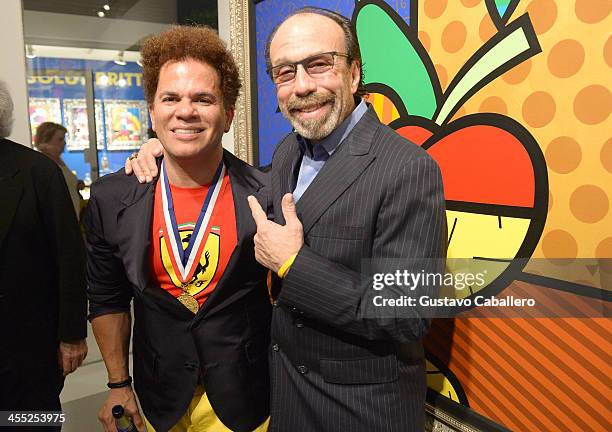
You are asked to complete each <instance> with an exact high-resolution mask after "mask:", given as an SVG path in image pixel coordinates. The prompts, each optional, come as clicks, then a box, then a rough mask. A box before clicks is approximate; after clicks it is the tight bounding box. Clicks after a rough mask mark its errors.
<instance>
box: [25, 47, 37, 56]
mask: <svg viewBox="0 0 612 432" xmlns="http://www.w3.org/2000/svg"><path fill="white" fill-rule="evenodd" d="M26 57H27V58H29V59H33V58H36V54H34V48H32V45H26Z"/></svg>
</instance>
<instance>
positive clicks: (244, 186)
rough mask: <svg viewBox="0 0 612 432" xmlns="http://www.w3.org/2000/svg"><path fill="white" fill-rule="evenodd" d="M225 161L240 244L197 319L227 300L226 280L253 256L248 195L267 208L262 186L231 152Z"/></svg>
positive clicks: (252, 232)
mask: <svg viewBox="0 0 612 432" xmlns="http://www.w3.org/2000/svg"><path fill="white" fill-rule="evenodd" d="M223 160H224V162H225V165H226V167H227V171H228V174H229V178H230V185H231V188H232V197H233V198H234V212H235V215H236V234H237V240H238V242H237V244H236V247H235V248H234V251H233V252H232V254H231V256H230V259H229V261H228V264H227V267H226V268H225V269H224V271H223V275H222V276H221V279H219V282H218V283H217V286H216V287H215V290H214V291H213V292H212V294H211V295H210V298H209V299H208V300H207V301H206V303H204V305H203V306H202V308H200V310H199V311H198V313H197V315H198V317H201V316H204V315H206V314H208V313H209V312H210V311H211V309H213V308H215V307H216V306H217V305H218V304H219V303H220V301H222V299H226V298H227V294H228V293H226V291H227V289H228V288H229V287H230V286H229V285H228V284H227V281H228V279H229V278H230V277H232V274H233V273H234V272H235V271H236V270H237V267H238V264H239V263H241V262H242V263H243V262H244V261H243V256H244V254H245V253H250V251H246V250H245V249H246V248H248V247H253V246H252V237H253V235H254V233H255V231H256V227H255V221H254V220H253V217H252V216H251V209H250V208H249V204H248V201H247V197H248V196H249V195H253V196H254V197H255V198H257V200H258V201H259V203H260V204H261V206H262V208H264V211H265V209H266V207H267V206H268V205H267V200H268V197H267V195H266V194H261V193H259V189H260V188H261V186H262V185H261V184H260V183H259V182H257V181H256V180H254V179H253V178H252V177H251V176H249V175H248V173H247V172H246V169H245V167H244V166H243V165H242V163H241V162H240V161H239V160H238V159H237V158H236V157H235V156H234V155H232V154H231V153H228V152H224V157H223Z"/></svg>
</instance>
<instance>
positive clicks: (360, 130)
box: [274, 107, 380, 235]
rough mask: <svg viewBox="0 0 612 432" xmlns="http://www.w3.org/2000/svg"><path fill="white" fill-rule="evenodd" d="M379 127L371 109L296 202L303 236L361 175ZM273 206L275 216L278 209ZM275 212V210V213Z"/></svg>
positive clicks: (366, 165) (370, 158)
mask: <svg viewBox="0 0 612 432" xmlns="http://www.w3.org/2000/svg"><path fill="white" fill-rule="evenodd" d="M379 125H380V123H379V121H378V119H377V117H376V113H375V112H374V110H373V109H372V108H371V107H370V108H369V109H368V111H367V112H366V113H365V114H364V115H363V117H362V118H361V119H360V120H359V122H358V123H357V124H356V125H355V127H354V128H353V130H352V131H351V133H350V134H349V136H348V137H347V138H346V139H345V141H344V142H342V143H341V144H340V146H339V147H338V148H337V149H336V151H335V152H334V153H333V154H332V155H331V157H330V158H329V159H328V160H327V162H325V165H323V168H322V169H321V171H320V172H319V173H318V174H317V176H316V177H315V179H314V180H313V181H312V183H311V184H310V186H308V188H307V189H306V191H305V192H304V194H303V195H302V197H301V198H300V200H299V201H298V202H297V212H298V217H299V218H300V221H301V222H302V226H303V227H304V235H307V234H308V232H309V231H310V229H311V228H312V227H313V225H314V224H315V223H316V222H317V221H318V220H319V218H320V217H321V215H322V214H323V213H324V212H325V210H327V209H328V208H329V206H331V205H332V204H333V202H334V201H336V199H338V197H339V196H340V195H342V193H343V192H344V191H345V190H346V189H348V187H349V186H350V185H351V184H352V183H353V182H354V181H355V180H356V179H357V178H358V177H359V176H360V175H361V173H362V172H363V170H365V169H366V168H367V167H368V165H370V163H372V161H373V160H374V156H373V155H371V154H370V153H369V151H370V146H371V145H372V140H373V136H374V133H375V132H376V129H377V128H378V126H379ZM274 204H275V207H274V209H275V212H278V210H280V209H281V205H280V201H279V202H278V207H277V206H276V204H277V203H276V202H275V203H274ZM277 209H278V210H277Z"/></svg>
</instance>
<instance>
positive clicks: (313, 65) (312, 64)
mask: <svg viewBox="0 0 612 432" xmlns="http://www.w3.org/2000/svg"><path fill="white" fill-rule="evenodd" d="M336 57H345V58H349V57H350V56H349V55H348V54H343V53H339V52H336V51H330V52H325V53H321V54H315V55H313V56H310V57H306V58H305V59H303V60H300V61H297V62H294V63H286V64H281V65H278V66H274V67H271V68H270V69H268V74H269V75H270V77H271V78H272V81H274V83H275V84H285V83H288V82H289V81H293V80H294V79H295V75H296V74H297V67H298V65H302V67H303V68H304V70H305V71H306V73H307V74H308V75H310V76H311V77H313V78H317V76H318V75H321V74H324V73H325V72H328V71H330V70H331V69H332V68H333V67H334V63H335V60H336Z"/></svg>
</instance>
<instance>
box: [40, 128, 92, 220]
mask: <svg viewBox="0 0 612 432" xmlns="http://www.w3.org/2000/svg"><path fill="white" fill-rule="evenodd" d="M67 132H68V130H67V129H66V128H65V127H64V126H62V125H61V124H57V123H53V122H44V123H41V124H40V125H39V126H38V128H36V137H35V138H34V146H35V147H36V148H37V149H38V151H40V152H41V153H43V154H45V155H47V156H48V157H50V158H51V159H52V160H53V161H54V162H55V163H56V164H58V165H59V167H60V168H61V170H62V174H63V175H64V179H65V180H66V185H67V186H68V192H70V199H71V200H72V206H73V207H74V212H75V213H76V215H77V219H78V218H79V214H80V210H81V196H80V195H79V180H78V179H77V176H75V175H74V174H73V172H72V171H70V168H68V167H67V166H66V164H65V163H64V161H63V160H62V157H61V156H62V153H63V152H64V148H65V147H66V133H67Z"/></svg>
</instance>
